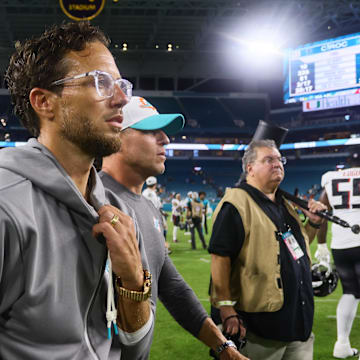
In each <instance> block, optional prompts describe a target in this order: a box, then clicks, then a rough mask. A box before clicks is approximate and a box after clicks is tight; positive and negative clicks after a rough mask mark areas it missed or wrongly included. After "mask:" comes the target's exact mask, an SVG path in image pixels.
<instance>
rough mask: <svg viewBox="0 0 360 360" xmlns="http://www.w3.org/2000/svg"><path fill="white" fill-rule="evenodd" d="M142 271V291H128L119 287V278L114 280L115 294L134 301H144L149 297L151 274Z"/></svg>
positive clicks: (147, 271)
mask: <svg viewBox="0 0 360 360" xmlns="http://www.w3.org/2000/svg"><path fill="white" fill-rule="evenodd" d="M143 271H144V285H143V291H135V290H128V289H125V288H123V287H122V286H121V285H122V284H121V278H120V277H117V278H116V280H115V287H116V291H117V294H118V295H119V296H121V297H123V298H126V299H130V300H134V301H145V300H147V299H148V298H149V297H150V296H151V273H150V271H149V270H143Z"/></svg>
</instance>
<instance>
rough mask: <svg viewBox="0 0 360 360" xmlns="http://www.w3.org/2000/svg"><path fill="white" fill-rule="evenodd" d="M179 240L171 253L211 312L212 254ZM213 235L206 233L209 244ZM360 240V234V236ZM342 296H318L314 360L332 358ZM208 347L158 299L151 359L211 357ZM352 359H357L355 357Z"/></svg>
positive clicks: (356, 337) (358, 339) (354, 339)
mask: <svg viewBox="0 0 360 360" xmlns="http://www.w3.org/2000/svg"><path fill="white" fill-rule="evenodd" d="M168 224H169V231H168V240H171V239H172V223H171V222H170V216H169V217H168ZM178 234H179V236H178V239H179V243H172V242H170V245H171V248H172V251H173V252H172V254H171V255H170V257H171V259H172V260H173V262H174V264H175V266H176V267H177V269H178V271H179V272H180V273H181V274H182V276H183V277H184V279H185V280H186V281H187V283H188V284H189V285H190V286H191V287H192V288H193V289H194V291H195V293H196V295H197V296H198V298H199V299H200V301H201V303H202V304H203V305H204V307H205V309H206V310H207V311H208V312H209V311H210V304H209V300H208V286H209V276H210V275H209V274H210V255H209V253H208V252H207V251H205V250H200V248H201V245H200V240H199V239H197V248H198V249H197V250H196V251H194V250H191V249H190V247H191V244H190V243H189V242H188V240H189V239H190V236H189V235H184V232H183V231H178ZM209 238H210V235H207V236H206V241H207V243H208V241H209ZM359 240H360V237H359ZM316 243H317V242H316V240H315V241H314V243H313V244H312V246H311V250H312V253H314V252H315V250H316ZM340 296H341V285H338V288H337V289H336V291H335V292H334V293H333V294H331V295H329V296H327V297H325V298H315V320H314V328H313V332H314V334H315V348H314V360H330V359H334V358H333V357H332V350H333V345H334V342H335V340H336V318H335V315H336V305H337V301H338V299H339V298H340ZM359 317H360V314H359V312H358V316H357V318H356V319H355V322H354V326H353V330H352V334H351V345H352V346H353V347H356V348H358V349H360V327H359ZM208 354H209V351H208V348H207V347H206V346H205V345H203V344H202V343H200V342H199V341H198V340H196V339H195V338H194V337H193V336H192V335H190V334H189V333H188V332H186V331H185V330H184V329H183V328H182V327H180V326H179V325H178V324H177V323H176V322H175V320H174V319H173V318H172V317H171V316H170V315H169V313H168V312H167V310H166V309H165V308H164V306H163V305H162V304H161V302H160V301H159V302H158V306H157V315H156V325H155V335H154V341H153V345H152V348H151V353H150V358H151V359H152V360H165V359H192V360H204V359H209V358H210V357H209V355H208ZM351 359H356V360H357V358H356V357H353V358H351Z"/></svg>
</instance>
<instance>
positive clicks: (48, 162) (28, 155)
mask: <svg viewBox="0 0 360 360" xmlns="http://www.w3.org/2000/svg"><path fill="white" fill-rule="evenodd" d="M2 170H8V171H9V172H11V173H13V175H15V177H14V176H13V177H12V178H11V180H10V179H8V180H7V183H4V182H3V181H1V176H0V189H1V188H2V187H6V186H9V185H10V183H9V182H10V181H21V178H22V179H23V180H24V181H26V180H30V181H31V182H32V184H33V185H34V186H37V187H39V188H40V189H42V190H43V191H44V192H46V193H49V194H51V196H52V197H54V198H55V199H57V200H58V201H59V202H61V203H64V204H65V205H66V206H67V207H68V208H70V209H72V210H74V211H75V212H78V213H81V214H83V215H87V216H89V213H91V215H92V216H93V217H94V220H95V219H97V218H98V214H97V212H96V211H95V210H98V209H99V208H100V207H101V206H102V205H104V204H105V203H107V202H106V200H105V191H104V187H103V185H102V182H101V180H100V178H99V177H98V175H97V173H96V170H95V168H92V169H91V172H90V181H91V185H92V190H91V193H90V201H91V204H92V205H93V206H94V208H93V207H92V206H90V205H89V204H88V203H87V202H86V201H85V199H84V197H83V196H82V194H81V193H80V191H79V189H78V188H77V187H76V185H75V183H74V182H73V180H72V179H71V177H70V176H69V175H68V174H67V173H66V171H65V170H64V168H63V167H62V166H61V165H60V163H59V162H58V161H57V160H56V158H55V157H54V155H53V154H52V153H51V152H50V151H49V150H48V149H47V148H46V147H45V146H44V145H42V144H40V143H39V142H38V141H37V140H36V139H30V140H29V141H28V142H27V144H26V145H24V146H19V147H16V148H7V149H2V150H1V151H0V171H2ZM16 175H17V176H16Z"/></svg>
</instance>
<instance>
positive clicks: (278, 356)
mask: <svg viewBox="0 0 360 360" xmlns="http://www.w3.org/2000/svg"><path fill="white" fill-rule="evenodd" d="M246 338H247V344H246V346H245V347H244V349H241V353H242V354H243V355H245V356H247V357H249V358H250V359H251V360H312V359H313V349H314V334H313V333H311V335H310V337H309V339H308V340H307V341H304V342H303V341H292V342H284V341H276V340H269V339H265V338H262V337H259V336H256V335H255V334H252V333H250V332H247V334H246Z"/></svg>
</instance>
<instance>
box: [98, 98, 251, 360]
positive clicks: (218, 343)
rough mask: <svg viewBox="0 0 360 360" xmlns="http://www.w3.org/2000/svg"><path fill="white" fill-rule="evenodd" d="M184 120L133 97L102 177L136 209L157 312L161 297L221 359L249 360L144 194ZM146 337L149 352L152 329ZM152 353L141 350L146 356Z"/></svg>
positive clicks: (128, 353)
mask: <svg viewBox="0 0 360 360" xmlns="http://www.w3.org/2000/svg"><path fill="white" fill-rule="evenodd" d="M184 122H185V121H184V117H183V116H182V115H181V114H159V113H158V112H157V110H156V109H155V107H154V106H152V105H151V104H150V103H149V102H148V101H146V100H145V99H144V98H141V97H135V96H134V97H132V99H131V101H130V102H129V104H127V105H126V106H124V108H123V122H122V131H121V136H120V141H121V147H120V151H118V152H117V153H115V154H113V155H111V156H109V157H106V158H104V160H103V169H102V172H101V173H100V177H101V179H102V181H103V183H104V186H105V188H106V189H107V191H108V196H109V198H111V196H118V197H120V198H121V199H122V200H123V201H124V202H125V203H126V204H127V205H128V206H129V207H131V208H132V209H134V211H135V214H136V217H137V220H138V224H139V229H140V231H141V233H142V234H143V238H144V245H145V253H146V256H147V260H148V263H149V267H150V271H151V274H152V276H153V279H152V280H153V281H152V296H151V304H152V311H153V313H154V315H155V312H156V301H157V298H158V297H159V298H160V300H161V301H162V302H163V304H164V305H165V307H166V308H167V310H168V311H169V312H170V313H171V315H172V316H173V317H174V318H175V320H176V321H177V322H178V323H179V324H180V325H181V326H182V327H183V328H184V329H186V330H187V331H189V332H190V333H191V334H192V335H194V336H196V337H197V338H199V339H200V340H201V341H202V342H204V343H205V344H206V345H208V346H209V347H211V348H212V349H213V350H215V351H217V352H218V354H219V356H220V359H238V360H245V359H246V358H245V357H244V356H242V355H241V354H240V353H239V352H238V351H237V350H236V346H235V345H234V344H233V343H232V342H231V341H227V339H226V338H225V337H224V336H223V334H222V333H221V332H220V330H219V329H218V328H217V327H216V326H215V324H214V323H213V321H212V320H211V319H210V318H209V317H208V314H207V312H206V311H205V309H204V308H203V306H202V305H201V303H200V302H199V300H198V299H197V297H196V295H195V293H194V292H193V291H192V289H191V288H190V287H189V286H188V285H187V284H186V282H185V281H184V279H183V278H182V277H181V275H180V274H179V273H178V271H177V270H176V268H175V266H174V264H173V263H172V261H171V260H170V258H169V257H168V254H167V251H166V249H165V242H164V236H163V225H162V221H161V215H160V213H159V210H158V209H156V208H155V206H154V205H153V203H152V202H151V201H149V200H148V199H146V198H145V197H144V196H142V195H141V190H142V187H143V185H144V182H145V180H146V179H147V178H149V177H150V176H156V175H159V174H162V173H163V172H164V171H165V160H166V156H165V145H167V144H168V143H169V142H170V140H169V138H168V135H172V134H175V133H177V132H178V131H180V130H181V129H182V128H183V126H184ZM112 194H114V195H112ZM146 336H147V339H148V342H149V343H148V344H149V346H148V352H150V345H151V342H152V337H153V332H152V331H150V332H149V333H148V334H147V335H146ZM234 347H235V348H234ZM184 350H186V349H185V348H184ZM137 351H139V348H136V347H134V349H133V352H132V351H131V349H126V352H123V353H122V358H124V359H138V358H139V354H138V353H137ZM147 356H148V354H141V359H146V358H147ZM185 357H186V355H185Z"/></svg>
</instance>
